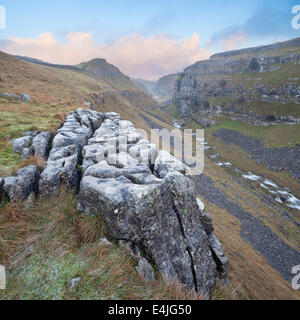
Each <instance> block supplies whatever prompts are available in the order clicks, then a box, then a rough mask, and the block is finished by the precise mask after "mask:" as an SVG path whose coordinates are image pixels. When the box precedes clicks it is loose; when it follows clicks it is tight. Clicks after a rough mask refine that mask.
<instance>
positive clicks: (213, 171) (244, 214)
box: [144, 114, 300, 299]
mask: <svg viewBox="0 0 300 320" xmlns="http://www.w3.org/2000/svg"><path fill="white" fill-rule="evenodd" d="M144 117H145V118H146V119H147V123H148V125H150V126H151V127H152V128H155V129H159V128H162V127H167V128H169V129H170V128H171V127H172V119H170V118H169V116H166V117H163V114H160V116H157V114H154V115H153V116H150V115H149V114H147V115H144ZM206 138H208V141H209V144H210V146H208V144H206V147H208V148H207V150H206V156H205V169H204V173H203V174H202V175H200V176H197V177H195V182H196V186H197V191H198V194H199V197H200V198H201V200H203V202H204V203H205V204H206V208H207V210H208V212H209V213H210V214H211V215H212V217H213V220H214V225H215V227H216V231H215V232H216V235H217V236H218V237H219V239H220V240H221V242H222V244H223V246H224V248H225V252H226V254H228V257H229V259H230V264H231V270H230V272H229V278H230V280H231V286H232V287H231V288H232V290H230V289H228V288H227V289H224V288H221V289H220V292H219V293H218V294H217V295H218V296H219V297H222V296H226V298H230V299H236V298H238V299H300V295H299V292H298V291H296V290H294V289H293V288H292V285H291V279H292V278H293V274H292V273H291V271H292V267H293V266H295V265H298V264H299V263H300V252H299V249H300V247H299V243H300V233H299V222H300V220H299V217H300V214H299V211H298V210H292V209H289V208H287V207H286V206H284V205H282V204H279V203H277V202H276V201H274V199H273V197H271V196H270V194H269V193H268V191H267V190H264V189H263V188H258V187H257V186H256V185H255V184H254V181H253V182H252V181H250V180H247V179H243V178H242V176H241V172H243V171H242V170H240V169H243V170H247V168H248V170H249V171H250V168H251V169H252V170H253V169H255V168H256V167H258V165H257V164H256V166H254V165H253V163H255V162H254V161H253V160H249V159H248V158H247V160H248V161H249V163H248V164H247V165H246V163H244V166H242V168H239V167H238V164H239V162H238V161H234V159H233V157H231V159H230V161H232V162H231V163H229V162H226V161H228V160H227V159H228V158H225V157H226V156H227V153H235V149H234V148H233V149H230V148H228V146H226V144H225V143H221V142H219V143H217V141H216V138H215V139H213V138H212V135H211V134H210V132H209V133H208V134H207V135H206ZM222 147H223V149H225V150H226V151H227V153H226V152H223V149H222ZM239 152H241V151H240V150H237V151H236V153H237V154H236V156H237V158H239V155H240V154H239ZM215 155H218V157H219V158H218V159H217V157H214V156H215ZM220 156H221V157H220ZM244 156H245V155H244ZM240 160H241V161H243V158H240ZM220 161H223V163H224V162H225V163H228V164H230V165H228V166H226V165H225V166H223V165H222V166H221V165H220V163H221V162H220ZM223 163H222V164H223ZM235 169H236V170H235ZM259 169H260V170H258V172H259V173H260V174H262V175H263V177H265V179H267V177H270V176H271V177H272V179H275V181H277V182H278V183H280V184H281V185H282V183H283V181H285V182H286V183H287V184H289V183H290V182H291V183H290V184H289V186H290V187H291V188H292V189H293V190H294V191H295V193H296V195H297V196H298V195H299V191H300V189H299V184H298V183H297V182H295V179H293V178H291V177H289V178H288V179H286V174H285V172H281V173H278V172H272V171H270V170H268V169H266V168H264V167H263V166H259ZM237 172H238V173H237ZM246 172H247V171H246ZM252 172H253V171H252ZM254 172H255V171H254ZM297 191H298V192H297Z"/></svg>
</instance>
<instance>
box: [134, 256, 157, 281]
mask: <svg viewBox="0 0 300 320" xmlns="http://www.w3.org/2000/svg"><path fill="white" fill-rule="evenodd" d="M136 271H137V272H138V273H139V275H140V276H142V277H143V278H145V279H146V280H148V281H155V276H154V272H153V269H152V267H151V265H150V263H149V262H148V261H147V260H146V259H145V258H142V259H140V260H139V264H138V266H137V267H136Z"/></svg>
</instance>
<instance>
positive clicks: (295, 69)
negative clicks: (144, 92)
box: [173, 38, 300, 124]
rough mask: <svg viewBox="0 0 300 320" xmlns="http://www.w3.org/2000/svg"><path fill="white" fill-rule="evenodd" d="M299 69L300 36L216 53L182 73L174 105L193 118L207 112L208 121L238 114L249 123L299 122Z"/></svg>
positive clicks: (237, 116) (176, 87)
mask: <svg viewBox="0 0 300 320" xmlns="http://www.w3.org/2000/svg"><path fill="white" fill-rule="evenodd" d="M299 70H300V38H298V39H294V40H292V41H288V42H284V43H278V44H274V45H270V46H264V47H258V48H250V49H243V50H237V51H230V52H225V53H221V54H216V55H214V56H212V57H211V58H210V60H206V61H199V62H197V63H195V64H194V65H192V66H190V67H188V68H186V69H185V70H184V72H183V73H181V74H180V75H179V78H178V80H177V81H176V84H175V86H174V93H173V103H174V104H175V105H176V107H177V108H178V109H179V111H180V112H181V113H182V115H184V116H193V118H194V120H195V121H197V120H200V119H201V118H203V117H205V114H206V113H207V112H209V114H210V119H213V118H214V117H216V116H219V115H222V116H224V115H226V116H230V117H231V116H232V115H233V114H234V116H235V118H241V119H243V120H247V121H248V120H249V122H251V121H252V122H253V120H257V122H258V123H257V124H259V122H260V123H261V124H263V123H264V122H268V121H273V122H274V121H275V122H276V121H279V122H280V121H281V122H289V123H290V122H292V123H293V122H295V123H297V122H298V121H299V120H297V119H296V118H300V114H299V108H297V105H299V104H300V80H299V77H298V75H299ZM283 105H284V106H285V107H283ZM216 106H218V107H219V108H217V110H218V112H217V113H216V112H214V111H215V110H216V108H215V107H216ZM270 110H271V111H270ZM240 114H243V115H240ZM285 117H288V119H287V118H285ZM248 118H249V119H248Z"/></svg>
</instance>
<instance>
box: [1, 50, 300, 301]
mask: <svg viewBox="0 0 300 320" xmlns="http://www.w3.org/2000/svg"><path fill="white" fill-rule="evenodd" d="M101 64H102V62H101ZM96 69H97V68H96ZM0 70H1V71H0V72H1V73H0V76H1V78H0V79H1V80H0V93H7V92H8V93H14V94H23V93H25V94H28V95H30V97H31V100H30V101H22V100H14V99H13V98H9V97H1V98H0V132H1V137H0V138H1V140H0V155H1V157H0V159H1V160H0V161H1V163H0V166H1V175H0V176H6V177H7V176H8V175H11V174H13V175H15V174H16V171H17V169H19V168H23V167H25V166H27V165H29V164H37V165H38V166H39V167H40V168H41V169H44V168H45V165H46V164H45V162H43V161H41V160H40V159H36V158H29V159H25V160H22V159H21V158H20V156H19V155H17V154H15V153H13V151H12V146H11V145H10V144H9V143H8V142H9V141H10V140H11V139H12V138H18V137H20V136H22V134H23V133H24V131H28V130H51V131H52V132H53V133H55V131H56V129H57V128H60V127H61V125H62V123H63V122H64V120H65V118H66V113H67V112H69V111H74V110H76V108H77V107H83V108H84V109H88V107H91V108H93V109H96V110H97V111H100V112H110V111H114V112H117V113H119V114H120V115H121V117H122V118H123V119H127V120H130V121H132V122H133V123H134V125H135V127H136V128H143V129H145V130H146V131H148V132H149V130H150V129H151V128H167V129H172V128H173V120H174V119H178V120H180V121H182V122H183V123H184V124H186V126H187V127H189V126H191V127H193V128H194V129H195V128H199V127H201V126H200V125H199V124H197V123H196V122H195V121H193V120H191V119H188V118H185V117H182V114H181V113H180V112H179V110H178V108H177V109H176V108H175V107H174V106H172V105H171V106H169V108H168V109H164V110H165V111H168V112H165V111H163V110H159V109H158V108H156V103H155V101H154V100H153V99H152V98H151V97H150V96H149V95H145V93H144V92H142V91H141V90H139V89H138V88H137V87H136V86H132V85H131V84H130V82H129V81H128V79H127V78H126V79H125V78H123V77H121V78H122V83H119V84H118V83H116V82H114V81H113V80H112V78H114V76H113V75H111V76H109V74H111V72H108V76H107V77H104V76H99V75H95V74H94V75H92V74H90V73H87V72H84V71H83V70H81V71H77V70H71V69H68V68H61V67H58V66H53V65H51V66H49V65H47V66H46V65H41V64H40V63H38V64H37V63H32V62H28V61H27V62H24V61H22V60H20V59H16V58H15V57H12V56H10V55H7V54H4V53H0ZM114 70H115V72H116V73H117V74H118V71H117V70H116V69H114ZM113 73H114V72H113ZM125 77H126V76H125ZM109 78H110V79H109ZM86 103H87V104H86ZM220 120H221V121H220V122H219V123H218V125H216V126H213V127H210V128H208V129H207V130H206V140H208V142H205V146H206V153H205V171H204V173H203V175H199V176H197V177H195V179H194V183H195V186H196V193H197V195H198V197H199V198H200V199H201V200H202V201H203V203H204V204H205V208H206V210H207V211H208V212H209V213H210V214H211V216H212V220H213V224H214V227H215V234H216V236H217V237H218V238H219V240H220V242H221V243H222V245H223V248H224V251H225V253H226V256H227V257H228V258H229V261H230V267H229V273H228V278H229V280H230V282H231V284H230V285H229V286H224V285H223V284H222V283H218V286H217V288H215V290H214V291H213V292H212V293H211V299H299V293H298V292H297V291H296V290H293V288H292V287H291V284H290V276H291V275H290V273H289V270H288V269H289V268H290V264H292V263H294V259H296V258H297V257H298V256H297V254H298V253H297V252H299V232H298V229H299V223H300V216H299V212H298V211H297V210H294V209H292V208H290V207H287V206H286V204H287V203H288V202H285V203H284V204H280V203H278V202H276V201H274V197H273V196H271V194H269V193H268V192H267V191H265V189H263V188H260V187H259V185H257V184H255V183H256V182H255V181H251V180H247V179H245V178H243V175H246V174H247V172H248V171H249V170H251V171H252V172H253V173H256V174H257V175H259V176H260V179H262V180H259V182H261V183H263V182H265V180H267V178H269V179H270V180H271V182H272V181H273V182H276V183H277V184H278V185H279V187H280V188H281V189H278V188H277V189H276V190H283V188H284V187H285V186H288V187H289V188H290V191H289V192H292V193H293V194H294V195H296V196H297V197H299V196H300V194H299V184H298V183H297V182H295V179H294V178H293V177H292V176H290V175H288V174H287V173H286V172H276V171H272V170H269V169H268V168H266V167H265V166H264V165H263V164H259V163H256V162H255V161H254V160H253V159H251V158H250V157H248V155H247V153H245V152H244V151H243V149H242V148H241V147H238V146H234V145H232V146H231V147H230V148H229V147H228V146H227V143H226V141H222V140H221V139H220V136H221V137H222V132H219V134H216V135H214V131H217V130H220V129H223V128H224V127H226V128H227V129H232V130H235V131H242V132H243V133H244V134H247V135H254V134H256V136H255V138H260V139H266V140H263V141H264V142H265V141H267V140H268V139H270V141H269V142H270V144H272V146H274V145H276V146H277V144H278V143H279V142H280V146H281V147H285V146H287V145H288V143H289V142H290V136H288V137H286V132H288V131H287V130H289V132H290V130H291V129H290V127H288V126H286V127H281V126H276V127H270V128H268V127H267V128H264V127H259V128H260V130H256V128H257V127H255V130H253V128H252V126H251V125H249V126H244V124H243V123H242V124H240V122H236V121H231V120H230V121H229V120H227V121H226V119H223V118H220ZM234 125H235V126H234ZM292 128H296V126H293V127H292ZM268 130H270V131H268ZM273 130H275V131H276V133H277V137H278V136H279V137H280V139H279V138H275V137H274V134H273V133H274V131H273ZM277 130H278V131H277ZM293 130H294V129H293ZM298 136H299V135H298ZM293 141H294V142H296V141H297V140H293ZM216 156H217V157H216ZM228 158H230V159H231V164H232V167H226V166H225V163H226V162H227V160H226V159H228ZM228 161H229V160H228ZM220 163H222V164H224V165H220ZM82 170H83V168H82V167H81V166H78V167H77V168H76V172H77V174H79V173H80V172H81V171H82ZM238 170H240V171H238ZM131 179H133V180H134V178H133V177H131ZM135 179H137V177H135ZM265 186H268V185H265ZM114 187H115V185H114ZM176 188H177V189H178V190H177V189H175V190H176V191H178V193H180V192H183V191H184V190H185V189H184V188H181V189H180V188H179V187H178V186H176ZM44 190H46V192H47V191H48V190H49V188H47V186H46V187H45V188H44ZM103 190H105V188H104V189H103ZM271 190H272V191H273V189H271V187H270V191H271ZM100 192H101V188H100ZM87 195H88V196H91V193H89V192H88V193H87ZM190 196H191V192H188V194H187V195H186V197H187V198H188V197H190ZM86 198H87V197H85V196H82V197H81V200H80V202H81V203H83V204H84V205H85V206H89V203H88V202H87V203H85V202H84V201H85V200H84V199H86ZM151 199H152V197H149V203H150V205H152V204H153V206H154V207H155V208H159V210H154V212H153V214H157V212H160V207H158V206H160V205H162V206H165V204H166V203H167V204H169V202H167V201H162V199H163V198H162V197H159V196H157V194H155V198H153V199H155V201H153V200H151ZM166 199H167V200H168V201H170V197H169V196H168V197H167V198H166ZM78 200H79V198H78V195H77V194H76V193H75V195H73V194H72V193H70V192H69V191H68V190H67V191H66V190H65V189H64V186H62V187H61V190H60V191H59V195H58V196H53V197H50V198H48V199H46V200H44V199H43V198H39V197H37V198H36V199H34V200H33V201H32V202H31V201H28V202H25V203H16V204H14V203H7V202H2V203H1V207H0V210H1V214H0V241H1V245H0V260H1V262H2V261H5V264H7V265H8V266H9V272H10V274H11V275H12V276H11V277H10V282H9V287H8V288H9V290H6V291H5V292H4V293H3V294H2V296H1V298H2V299H57V298H58V299H160V300H163V299H192V298H194V299H201V298H202V297H201V296H195V295H194V293H192V292H191V291H189V290H186V288H184V287H182V285H178V284H177V283H175V284H174V283H171V284H166V283H165V281H164V280H163V279H162V278H161V277H158V278H157V280H156V281H155V282H150V283H149V282H147V281H145V280H144V279H142V278H141V277H140V276H139V275H138V274H137V272H136V267H137V261H136V260H135V259H133V258H132V257H131V256H130V255H129V254H128V251H127V250H126V249H125V248H123V247H121V246H120V245H119V244H118V243H116V242H115V241H114V240H113V239H111V238H110V232H108V229H107V224H106V223H104V221H103V219H101V218H100V217H95V216H87V215H86V214H83V213H81V212H79V211H78V207H77V203H78ZM151 201H152V202H151ZM149 203H148V202H147V203H146V205H149ZM100 205H101V203H100ZM150 205H149V206H150ZM187 205H189V204H187ZM168 207H169V205H168V206H167V208H168ZM170 207H172V206H170ZM163 208H164V210H166V211H164V212H169V211H167V209H166V208H165V207H163ZM188 209H191V210H192V209H193V208H192V207H191V208H190V207H188ZM172 210H173V209H172ZM103 211H104V210H103ZM128 211H130V210H128ZM189 211H190V210H188V212H186V213H187V219H189V217H190V216H189ZM130 212H131V211H130ZM184 212H185V211H184ZM142 213H143V210H141V215H142ZM138 216H140V215H138ZM164 216H167V214H166V215H164ZM183 216H184V215H183ZM193 226H194V227H195V226H196V224H192V225H190V228H189V229H193ZM162 227H165V226H164V224H163V225H162ZM179 229H180V228H178V230H179ZM195 229H196V231H197V230H198V229H199V228H195ZM193 230H194V229H193ZM110 231H111V229H110ZM166 231H168V230H166ZM196 231H195V232H196ZM180 232H182V231H180V230H179V233H180ZM162 235H164V232H162ZM103 237H106V238H107V239H108V240H109V242H110V243H107V242H105V241H104V242H103V241H102V240H103ZM197 239H198V238H197ZM175 243H176V244H181V243H182V242H181V241H175ZM157 258H158V259H159V258H160V257H159V256H158V257H157ZM282 261H283V262H282ZM40 270H42V271H43V272H42V275H41V272H40ZM56 270H60V272H59V273H58V274H57V273H56V272H55V271H56ZM181 275H183V277H184V273H181ZM78 278H80V282H79V283H78V284H77V285H76V286H75V288H73V289H72V286H71V285H70V281H71V280H74V279H78ZM20 279H21V280H20ZM53 283H55V285H53ZM49 285H50V288H51V290H45V288H49Z"/></svg>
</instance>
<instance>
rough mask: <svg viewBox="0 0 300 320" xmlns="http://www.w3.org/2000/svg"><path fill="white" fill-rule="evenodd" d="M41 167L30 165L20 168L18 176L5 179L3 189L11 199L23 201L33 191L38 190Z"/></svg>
mask: <svg viewBox="0 0 300 320" xmlns="http://www.w3.org/2000/svg"><path fill="white" fill-rule="evenodd" d="M39 177H40V169H39V168H38V167H37V166H28V167H25V168H22V169H20V170H19V171H18V172H17V176H16V177H7V178H5V179H4V186H3V190H4V192H5V194H6V195H7V196H8V198H9V199H10V200H11V201H23V200H25V199H26V198H27V197H28V196H29V195H30V194H31V193H37V192H38V182H39Z"/></svg>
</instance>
